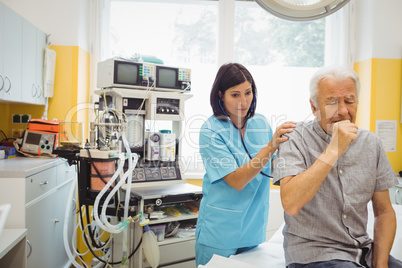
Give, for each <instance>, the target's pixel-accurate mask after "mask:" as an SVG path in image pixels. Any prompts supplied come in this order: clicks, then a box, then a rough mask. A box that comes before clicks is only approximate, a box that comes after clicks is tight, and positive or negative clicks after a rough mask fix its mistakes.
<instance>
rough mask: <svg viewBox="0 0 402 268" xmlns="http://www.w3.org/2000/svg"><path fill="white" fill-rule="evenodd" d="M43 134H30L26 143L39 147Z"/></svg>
mask: <svg viewBox="0 0 402 268" xmlns="http://www.w3.org/2000/svg"><path fill="white" fill-rule="evenodd" d="M41 136H42V135H41V134H38V133H34V132H28V136H27V138H26V139H25V143H29V144H35V145H39V142H40V138H41Z"/></svg>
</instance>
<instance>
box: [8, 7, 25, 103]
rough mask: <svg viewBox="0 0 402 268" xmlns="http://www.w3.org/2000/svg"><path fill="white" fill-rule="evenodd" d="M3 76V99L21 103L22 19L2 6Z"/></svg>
mask: <svg viewBox="0 0 402 268" xmlns="http://www.w3.org/2000/svg"><path fill="white" fill-rule="evenodd" d="M4 26H5V27H4V75H5V89H4V90H5V92H4V95H3V99H5V100H10V101H21V65H22V17H21V16H19V15H18V14H17V13H15V12H14V11H13V10H11V9H10V8H8V7H7V6H4Z"/></svg>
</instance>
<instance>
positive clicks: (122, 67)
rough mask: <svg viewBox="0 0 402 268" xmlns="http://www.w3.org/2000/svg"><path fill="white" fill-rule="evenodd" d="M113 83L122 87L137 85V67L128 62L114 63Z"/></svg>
mask: <svg viewBox="0 0 402 268" xmlns="http://www.w3.org/2000/svg"><path fill="white" fill-rule="evenodd" d="M116 65H117V66H116V68H115V72H116V73H115V76H114V77H115V81H114V82H115V83H116V84H124V85H138V65H137V64H135V63H129V62H119V61H116Z"/></svg>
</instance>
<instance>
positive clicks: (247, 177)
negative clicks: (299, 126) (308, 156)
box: [195, 63, 296, 267]
mask: <svg viewBox="0 0 402 268" xmlns="http://www.w3.org/2000/svg"><path fill="white" fill-rule="evenodd" d="M210 102H211V106H212V110H213V113H214V114H213V116H211V117H210V118H209V119H208V120H207V121H206V122H205V123H204V124H203V126H202V127H201V131H200V154H201V157H202V160H203V163H204V166H205V169H206V174H205V175H204V180H203V184H202V193H203V198H202V200H201V204H200V211H199V216H198V221H197V229H196V244H195V254H196V263H197V267H198V265H200V264H201V265H205V264H206V263H208V262H209V260H210V259H211V258H212V255H213V254H217V255H220V256H224V257H229V256H230V255H233V254H237V253H240V252H243V251H246V250H248V249H251V248H253V247H256V246H257V245H259V244H260V243H262V242H264V241H265V234H266V227H267V222H268V208H269V187H270V178H269V175H270V173H271V159H272V156H273V155H274V153H275V151H276V150H277V149H278V146H279V143H281V142H285V141H286V140H287V139H288V138H287V137H282V135H283V134H285V133H289V132H292V131H293V128H294V127H295V126H296V124H295V123H294V122H286V123H284V124H282V125H281V126H279V127H278V128H277V130H276V131H275V133H273V132H272V130H271V127H270V126H269V124H268V122H267V120H266V119H265V117H264V116H263V115H260V114H255V109H256V106H257V89H256V85H255V83H254V80H253V77H252V76H251V74H250V72H249V71H248V70H247V69H246V68H245V67H244V66H243V65H241V64H238V63H228V64H225V65H223V66H221V67H220V69H219V71H218V73H217V75H216V78H215V82H214V84H213V86H212V91H211V96H210Z"/></svg>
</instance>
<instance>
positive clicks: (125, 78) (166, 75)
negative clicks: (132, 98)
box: [97, 58, 191, 92]
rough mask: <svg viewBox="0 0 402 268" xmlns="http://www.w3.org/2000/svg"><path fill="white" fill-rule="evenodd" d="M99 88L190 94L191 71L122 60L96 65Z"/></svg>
mask: <svg viewBox="0 0 402 268" xmlns="http://www.w3.org/2000/svg"><path fill="white" fill-rule="evenodd" d="M98 73H99V74H98V81H97V86H98V87H99V88H112V87H118V88H134V89H142V90H158V91H178V92H190V90H191V70H190V69H188V68H179V67H171V66H165V65H161V64H154V63H148V62H135V61H129V60H123V59H115V58H113V59H108V60H105V61H102V62H99V63H98Z"/></svg>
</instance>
